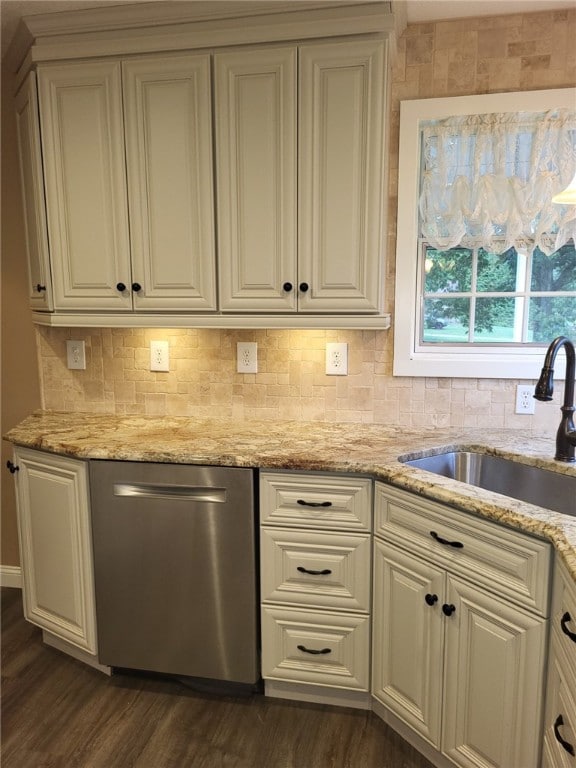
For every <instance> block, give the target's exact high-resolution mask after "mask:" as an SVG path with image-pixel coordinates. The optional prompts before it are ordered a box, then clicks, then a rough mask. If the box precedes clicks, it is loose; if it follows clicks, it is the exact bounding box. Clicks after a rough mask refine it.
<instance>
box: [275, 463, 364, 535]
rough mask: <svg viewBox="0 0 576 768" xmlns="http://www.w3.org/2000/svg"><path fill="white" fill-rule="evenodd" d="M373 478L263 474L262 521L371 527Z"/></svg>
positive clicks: (333, 527) (283, 523) (285, 523)
mask: <svg viewBox="0 0 576 768" xmlns="http://www.w3.org/2000/svg"><path fill="white" fill-rule="evenodd" d="M371 510H372V481H371V480H369V479H367V478H354V477H334V476H332V475H326V476H324V475H311V474H306V473H302V474H300V473H290V474H289V473H282V474H280V473H273V472H263V473H262V474H261V475H260V520H261V522H262V523H269V524H276V525H283V526H297V527H299V528H303V527H313V528H318V527H320V528H324V527H326V528H328V527H330V529H337V530H358V531H370V529H371Z"/></svg>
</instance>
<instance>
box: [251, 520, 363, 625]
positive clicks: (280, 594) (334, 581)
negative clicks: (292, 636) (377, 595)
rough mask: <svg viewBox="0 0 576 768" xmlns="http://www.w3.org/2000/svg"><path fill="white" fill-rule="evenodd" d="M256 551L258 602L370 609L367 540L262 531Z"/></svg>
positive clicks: (277, 530) (355, 609)
mask: <svg viewBox="0 0 576 768" xmlns="http://www.w3.org/2000/svg"><path fill="white" fill-rule="evenodd" d="M260 547H261V562H262V600H265V601H274V602H278V603H292V604H297V605H308V606H311V607H318V608H328V609H340V610H349V611H365V612H367V611H368V610H369V608H370V538H369V536H366V535H360V534H350V533H339V534H326V533H320V532H314V531H296V530H293V529H282V528H264V527H263V528H262V531H261V540H260Z"/></svg>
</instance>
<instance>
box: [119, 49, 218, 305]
mask: <svg viewBox="0 0 576 768" xmlns="http://www.w3.org/2000/svg"><path fill="white" fill-rule="evenodd" d="M123 72H124V105H125V120H126V160H127V167H128V201H129V211H130V235H131V241H132V279H133V280H134V281H136V282H137V283H138V284H140V285H141V289H140V290H136V287H135V286H134V285H133V286H132V288H133V295H134V308H135V309H156V310H161V309H172V310H182V311H184V310H190V309H216V268H215V246H214V193H213V183H212V100H211V95H210V86H211V83H210V56H209V55H198V56H193V55H187V56H177V57H166V58H156V57H146V58H142V59H138V60H129V61H126V62H124V64H123Z"/></svg>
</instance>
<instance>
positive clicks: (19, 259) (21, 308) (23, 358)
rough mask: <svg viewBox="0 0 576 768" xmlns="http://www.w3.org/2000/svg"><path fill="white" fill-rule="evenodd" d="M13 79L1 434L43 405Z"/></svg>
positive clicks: (4, 549)
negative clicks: (30, 298)
mask: <svg viewBox="0 0 576 768" xmlns="http://www.w3.org/2000/svg"><path fill="white" fill-rule="evenodd" d="M13 87H14V86H13V81H12V79H11V77H10V75H9V73H8V72H6V71H5V70H4V69H3V70H2V136H1V169H2V201H1V202H2V207H1V216H2V219H1V221H2V239H1V244H2V278H1V279H2V294H1V297H2V303H1V319H2V377H1V394H2V407H1V430H2V434H4V433H5V432H6V430H8V429H10V427H12V426H14V425H15V424H17V423H18V422H19V421H21V420H22V419H23V418H24V417H25V416H27V415H28V414H29V413H30V412H31V411H33V410H34V409H35V408H39V407H40V383H39V378H38V357H37V352H36V340H35V333H34V326H33V324H32V317H31V314H30V310H29V309H28V289H27V280H28V278H27V265H26V251H25V241H24V229H23V226H24V224H23V217H22V202H21V188H20V175H19V169H18V155H17V152H18V148H17V139H16V125H15V121H14V104H13V95H12V94H13ZM11 456H12V446H11V445H10V444H9V443H7V442H6V441H5V440H3V441H2V465H1V467H0V470H1V473H0V484H1V498H2V523H1V524H2V528H1V543H2V546H1V554H0V562H1V563H2V565H18V564H19V556H18V533H17V529H16V501H15V496H14V481H13V478H12V475H11V474H10V473H9V472H8V470H7V469H6V461H7V460H8V459H9V458H11Z"/></svg>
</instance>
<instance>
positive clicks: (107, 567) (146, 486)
mask: <svg viewBox="0 0 576 768" xmlns="http://www.w3.org/2000/svg"><path fill="white" fill-rule="evenodd" d="M90 487H91V507H92V533H93V547H94V574H95V585H96V586H95V589H96V616H97V623H98V655H99V660H100V662H101V663H102V664H108V665H110V666H112V667H123V668H130V669H138V670H148V671H153V672H162V673H169V674H175V675H179V676H185V677H190V678H204V679H206V678H207V679H210V680H214V681H229V682H231V683H235V684H236V683H238V684H245V685H254V684H255V683H256V682H257V681H258V679H259V665H258V648H257V646H258V641H257V638H258V633H257V586H256V539H255V536H256V534H255V525H256V524H255V513H254V482H253V473H252V470H250V469H240V468H234V467H232V468H228V467H203V466H191V465H185V464H159V463H144V462H129V461H91V462H90Z"/></svg>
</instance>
